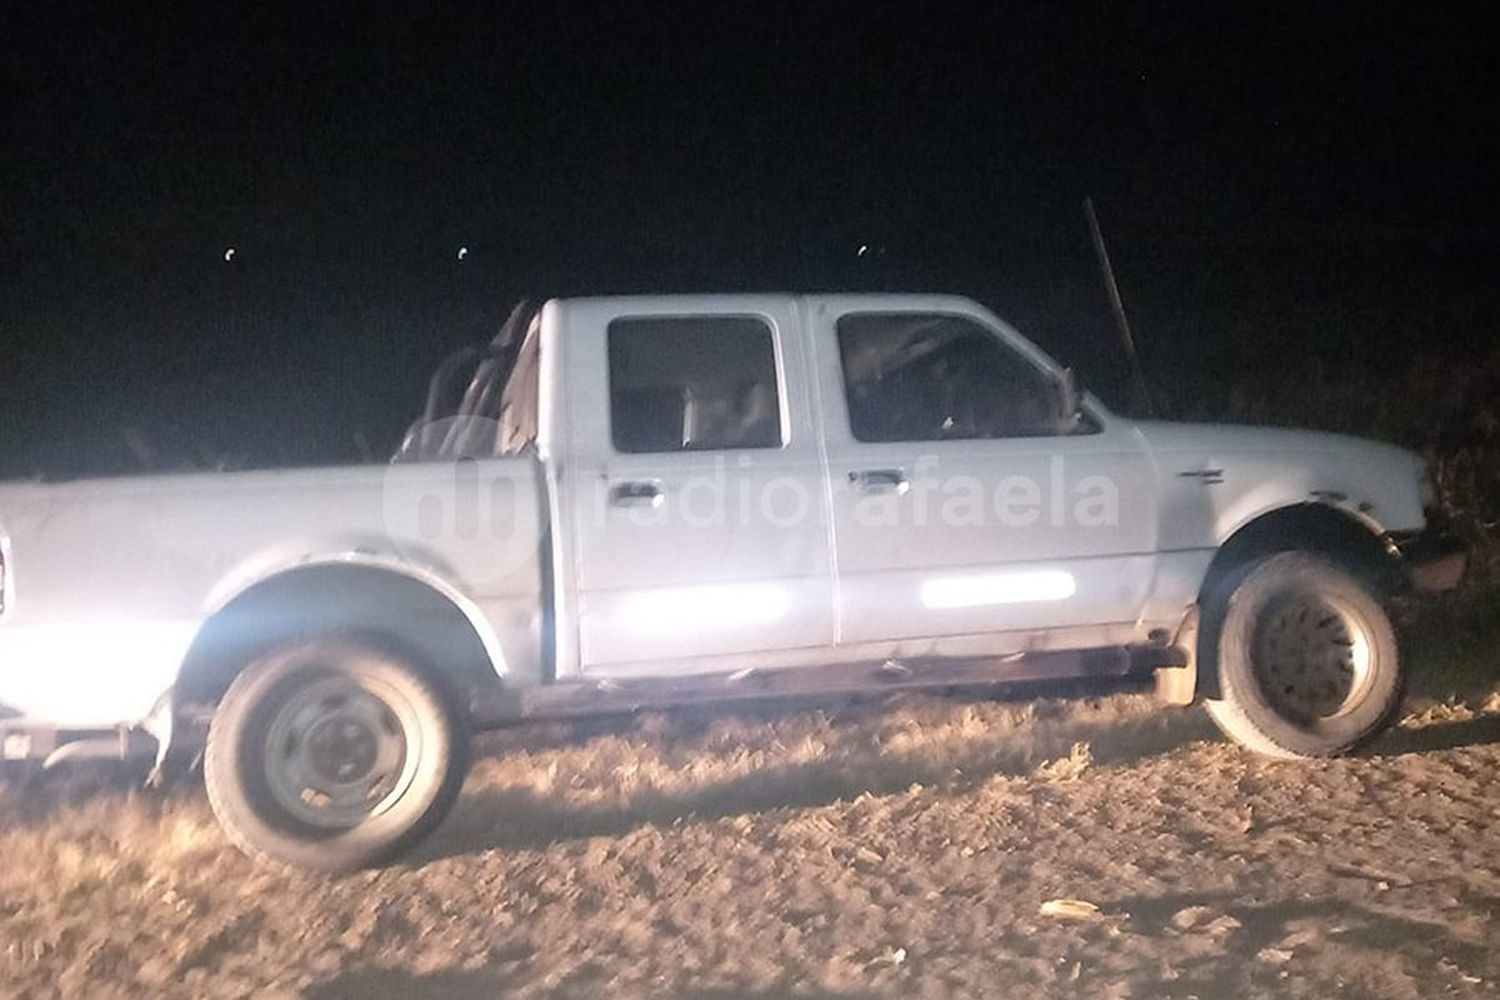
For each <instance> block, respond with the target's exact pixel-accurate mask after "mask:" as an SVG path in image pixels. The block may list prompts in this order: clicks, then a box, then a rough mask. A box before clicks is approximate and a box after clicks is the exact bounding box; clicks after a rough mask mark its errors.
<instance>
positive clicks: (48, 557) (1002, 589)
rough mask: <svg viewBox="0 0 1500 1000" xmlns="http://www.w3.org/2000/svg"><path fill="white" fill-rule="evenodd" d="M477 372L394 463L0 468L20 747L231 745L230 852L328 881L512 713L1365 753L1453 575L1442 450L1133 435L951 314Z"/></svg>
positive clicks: (36, 750) (810, 309) (1186, 432)
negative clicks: (928, 713) (12, 473)
mask: <svg viewBox="0 0 1500 1000" xmlns="http://www.w3.org/2000/svg"><path fill="white" fill-rule="evenodd" d="M478 364H479V366H480V367H479V371H478V372H477V373H476V374H475V376H474V380H473V382H472V383H471V384H470V385H469V388H468V390H467V391H465V392H464V393H463V394H462V399H461V400H460V401H459V402H458V404H457V409H456V412H455V411H454V410H453V409H452V408H450V409H449V411H448V414H447V417H446V418H444V419H438V420H435V421H433V422H431V423H429V424H427V425H425V426H420V427H417V428H415V429H414V431H413V437H410V438H409V439H408V442H407V444H406V445H405V446H403V452H402V454H401V455H398V457H397V460H396V461H394V462H392V463H391V464H389V465H386V466H374V465H367V466H359V467H351V468H331V469H294V470H284V471H263V472H232V473H209V474H191V475H176V476H163V477H154V478H125V479H109V480H95V481H79V482H64V483H40V482H35V483H32V482H28V483H12V484H6V485H5V486H3V487H0V545H3V551H0V554H3V573H4V578H3V600H4V605H3V610H0V737H3V756H4V757H6V758H11V759H16V758H26V757H30V758H50V759H51V760H53V761H56V760H60V759H67V758H69V757H86V756H98V755H106V754H108V755H115V754H120V753H134V752H142V753H150V752H156V753H157V754H158V755H164V754H165V752H166V751H167V750H168V749H170V748H172V747H173V746H187V745H190V744H191V743H192V742H193V741H194V740H195V739H198V740H201V738H202V733H203V731H204V730H205V728H206V729H207V732H208V742H209V750H208V754H207V759H206V768H207V770H208V772H209V773H208V778H209V786H210V787H209V790H210V795H211V797H212V798H213V800H214V805H215V808H216V809H217V810H218V811H219V814H220V817H221V819H224V820H225V825H226V827H227V828H229V830H230V832H231V834H232V835H234V836H235V839H236V840H237V841H238V842H239V843H241V845H242V846H245V847H246V848H247V849H250V850H252V851H255V852H257V853H261V854H266V855H269V856H271V857H273V858H277V859H279V860H282V861H289V862H292V863H301V864H308V865H313V866H316V867H324V868H334V867H346V866H348V865H351V864H358V863H365V862H368V861H370V860H373V859H376V858H378V857H382V856H387V855H389V854H390V853H393V852H394V851H395V850H399V849H400V848H402V847H405V846H406V845H407V844H409V843H410V842H412V841H413V840H414V839H415V838H416V837H417V836H420V834H421V833H422V832H425V830H426V829H427V828H428V827H430V826H431V825H432V824H433V823H435V822H436V821H437V820H438V819H439V818H440V816H441V813H442V811H443V810H444V809H445V808H446V806H447V803H448V802H449V801H451V798H452V793H453V790H454V789H455V788H456V785H457V781H458V779H459V778H461V771H462V766H461V762H462V759H463V756H464V755H463V742H464V740H465V739H466V734H467V733H468V732H469V731H470V730H472V729H475V728H482V727H484V726H488V725H493V724H498V723H504V722H506V721H510V720H513V719H517V718H521V717H526V716H535V715H551V714H570V713H577V712H590V711H604V710H617V709H626V708H631V707H637V706H640V705H644V704H671V703H674V702H681V701H686V700H703V699H726V700H727V699H733V698H738V697H747V696H759V695H764V694H775V693H785V692H795V691H816V690H844V689H853V690H858V689H865V688H870V687H882V686H893V685H913V684H925V683H957V682H964V681H970V680H975V681H986V680H1007V679H1045V678H1049V677H1056V678H1061V677H1068V676H1079V675H1087V674H1101V673H1102V674H1121V673H1127V672H1130V671H1136V670H1139V671H1152V670H1156V671H1159V672H1160V674H1161V676H1162V677H1163V678H1165V679H1166V683H1165V684H1164V688H1165V689H1166V690H1168V692H1169V695H1170V697H1171V698H1172V699H1173V700H1178V701H1183V702H1186V701H1190V700H1192V699H1193V698H1194V697H1195V696H1198V695H1203V696H1206V697H1207V698H1208V699H1209V700H1210V708H1211V709H1212V710H1214V715H1215V718H1216V719H1218V720H1219V721H1220V723H1221V725H1224V727H1225V728H1226V730H1228V731H1229V732H1230V733H1231V735H1234V736H1236V737H1237V738H1240V739H1241V740H1242V741H1243V742H1247V743H1248V744H1249V745H1251V746H1253V747H1255V748H1256V749H1260V750H1265V751H1268V752H1273V753H1280V754H1282V755H1303V754H1320V753H1331V752H1339V751H1341V750H1344V749H1347V748H1348V747H1350V746H1352V745H1354V744H1355V743H1357V742H1358V741H1359V740H1362V739H1365V738H1368V737H1369V736H1370V735H1371V734H1373V732H1375V731H1377V730H1378V729H1379V727H1380V726H1381V725H1383V724H1384V722H1385V719H1386V717H1387V716H1388V715H1389V710H1390V708H1391V707H1392V704H1393V699H1394V693H1393V692H1395V691H1396V690H1398V688H1399V684H1397V683H1396V682H1397V678H1398V672H1399V665H1398V664H1397V663H1396V661H1395V650H1394V645H1393V643H1392V642H1391V641H1390V640H1389V625H1388V623H1387V622H1386V621H1385V618H1384V615H1383V614H1382V613H1381V612H1380V610H1379V604H1378V599H1379V598H1380V597H1382V596H1384V595H1386V594H1388V593H1390V592H1393V591H1395V590H1399V589H1402V588H1404V587H1409V586H1411V585H1413V583H1414V582H1415V583H1416V584H1418V585H1430V586H1443V585H1449V584H1451V583H1452V582H1453V580H1454V579H1455V578H1456V574H1457V573H1459V572H1461V570H1462V558H1461V556H1457V555H1454V554H1453V553H1452V552H1451V550H1450V548H1449V547H1448V546H1446V545H1444V544H1442V543H1441V542H1440V540H1434V539H1433V538H1432V536H1431V533H1430V532H1424V528H1425V515H1424V506H1425V505H1427V504H1428V503H1430V501H1431V498H1430V496H1428V495H1427V492H1428V488H1427V486H1426V480H1425V474H1424V469H1423V465H1422V462H1421V461H1420V459H1419V458H1418V457H1417V456H1415V455H1413V454H1411V453H1409V452H1406V451H1403V450H1401V449H1398V448H1396V447H1393V446H1389V445H1385V444H1380V443H1376V442H1371V441H1364V440H1358V439H1354V438H1349V437H1342V436H1336V435H1329V434H1322V433H1312V432H1303V431H1288V430H1272V429H1264V428H1250V427H1231V426H1208V425H1178V424H1168V423H1155V422H1150V423H1148V422H1138V421H1133V420H1128V419H1125V418H1123V417H1120V416H1117V415H1115V414H1112V413H1110V412H1109V411H1108V410H1107V409H1105V408H1104V407H1103V406H1102V405H1101V404H1100V403H1099V402H1098V401H1097V400H1096V399H1094V398H1092V397H1091V396H1087V395H1083V396H1079V395H1078V394H1077V393H1076V392H1075V391H1074V390H1073V389H1072V382H1071V378H1070V376H1069V374H1068V373H1067V372H1066V371H1065V370H1063V369H1061V368H1060V367H1058V366H1057V365H1056V363H1055V362H1053V361H1052V360H1051V359H1050V358H1048V357H1047V356H1046V355H1044V354H1043V353H1041V352H1040V351H1039V350H1038V349H1037V348H1036V347H1034V346H1033V345H1032V344H1031V343H1029V342H1028V341H1027V340H1025V339H1024V338H1023V337H1021V336H1020V335H1019V334H1018V333H1016V332H1015V331H1014V330H1013V329H1011V328H1010V327H1009V326H1007V325H1006V324H1004V323H1003V322H1001V321H1000V320H999V319H997V318H996V317H995V316H993V315H991V314H990V313H989V312H987V311H986V310H984V309H983V308H982V307H980V306H978V305H976V304H975V303H973V302H971V301H969V300H967V299H962V298H955V297H946V296H924V295H900V296H883V295H882V296H872V295H849V296H791V295H724V296H665V297H631V298H601V299H573V300H554V301H550V302H548V303H547V304H546V305H545V306H543V307H542V308H541V309H540V310H538V311H536V312H535V313H534V314H531V315H529V316H524V317H521V318H520V319H519V321H518V322H517V323H516V324H515V328H514V329H513V330H511V331H510V336H509V338H508V342H507V343H504V344H499V345H497V346H496V348H494V349H493V352H490V353H483V354H482V356H481V357H480V360H479V361H478ZM482 376H487V377H488V378H489V379H490V383H489V384H481V383H482V382H483V378H482ZM440 390H441V386H436V385H435V386H434V391H435V392H440ZM428 416H429V418H431V417H434V416H442V414H441V413H439V412H438V408H436V407H434V406H430V407H429V411H428ZM1245 588H1249V589H1248V590H1246V589H1245ZM1237 595H1238V596H1237ZM1247 595H1248V596H1247ZM1257 602H1258V603H1257ZM1241 605H1243V606H1244V607H1246V608H1249V609H1250V611H1247V612H1246V613H1245V614H1240V615H1239V616H1238V617H1236V615H1235V614H1234V613H1232V612H1233V610H1234V609H1235V608H1236V607H1239V606H1241ZM1246 615H1249V617H1248V618H1247V617H1246ZM1241 618H1244V619H1245V620H1243V621H1241V620H1240V619H1241ZM1267 630H1269V632H1268V631H1267ZM1226 644H1228V645H1226ZM1230 646H1232V648H1230ZM1289 646H1290V647H1294V652H1293V653H1291V654H1288V653H1286V650H1287V648H1288V647H1289ZM1387 646H1389V648H1387ZM1221 651H1223V652H1224V653H1225V655H1223V656H1221V655H1220V653H1221ZM1226 659H1228V660H1233V661H1234V662H1233V663H1228V662H1221V661H1223V660H1226ZM1273 661H1274V662H1273ZM1268 671H1269V673H1268ZM312 678H322V680H317V681H314V680H310V679H312ZM1298 678H1301V680H1298ZM1299 683H1300V684H1301V685H1302V688H1303V690H1300V691H1299V690H1296V686H1297V684H1299ZM1393 684H1394V685H1395V686H1392V685H1393ZM309 685H311V686H312V689H313V690H312V693H310V694H309V693H308V688H309ZM403 685H405V686H403ZM1320 698H1321V701H1320V700H1319V699H1320ZM231 707H232V708H233V711H232V712H230V708H231ZM226 712H228V713H229V714H231V715H232V716H233V717H234V718H233V720H232V721H230V722H223V723H222V728H223V732H222V733H219V734H217V735H218V737H221V738H219V739H218V742H219V743H220V744H221V746H220V748H219V752H217V753H216V752H215V749H214V746H213V744H214V742H215V740H216V734H215V730H216V729H219V728H221V719H220V716H221V715H224V714H225V713H226ZM429 715H433V716H437V717H438V718H436V719H433V718H428V716H429ZM205 724H206V725H205ZM433 726H436V727H437V728H436V729H433V728H432V727H433ZM1351 727H1352V728H1351ZM433 754H436V757H435V758H434V757H433ZM424 758H425V759H424ZM429 786H431V787H429ZM299 803H300V805H299ZM320 810H321V811H320ZM382 823H384V824H385V825H384V826H382V825H381V824H382Z"/></svg>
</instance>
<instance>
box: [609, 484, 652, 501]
mask: <svg viewBox="0 0 1500 1000" xmlns="http://www.w3.org/2000/svg"><path fill="white" fill-rule="evenodd" d="M663 499H665V498H664V497H663V496H662V492H661V487H660V486H658V485H656V484H655V483H646V482H636V483H616V484H615V485H613V486H611V487H610V488H609V502H610V503H612V504H614V505H615V506H616V507H660V506H661V504H662V500H663Z"/></svg>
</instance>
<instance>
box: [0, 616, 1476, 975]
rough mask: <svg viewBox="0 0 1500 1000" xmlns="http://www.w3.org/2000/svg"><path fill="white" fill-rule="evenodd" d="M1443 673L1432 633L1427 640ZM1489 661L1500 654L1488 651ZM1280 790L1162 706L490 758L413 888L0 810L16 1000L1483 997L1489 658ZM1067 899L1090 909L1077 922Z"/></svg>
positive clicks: (868, 724)
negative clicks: (1387, 727)
mask: <svg viewBox="0 0 1500 1000" xmlns="http://www.w3.org/2000/svg"><path fill="white" fill-rule="evenodd" d="M1414 641H1415V642H1416V644H1417V645H1418V647H1419V648H1420V647H1422V646H1423V645H1424V644H1423V643H1422V642H1421V640H1420V637H1418V638H1417V639H1415V640H1414ZM1489 648H1490V650H1493V649H1494V648H1495V647H1494V646H1493V644H1492V645H1491V646H1490V647H1489ZM1493 656H1494V654H1493V653H1491V654H1490V655H1489V659H1486V660H1482V661H1475V662H1474V663H1471V664H1470V665H1469V669H1467V670H1465V671H1462V672H1461V673H1462V674H1463V675H1464V676H1467V677H1469V678H1470V679H1471V680H1472V679H1474V678H1476V677H1478V676H1479V675H1480V674H1484V675H1485V676H1487V677H1489V678H1491V680H1490V681H1488V682H1487V685H1486V684H1481V683H1477V682H1476V683H1472V684H1470V686H1469V688H1468V689H1467V693H1465V694H1462V695H1460V694H1456V693H1454V692H1451V691H1445V690H1441V689H1440V688H1439V689H1431V690H1427V691H1425V692H1424V693H1422V694H1421V695H1420V696H1419V697H1418V698H1417V699H1416V700H1414V702H1413V704H1412V710H1411V711H1410V712H1409V713H1408V715H1407V718H1406V719H1405V721H1404V722H1403V725H1402V727H1401V728H1400V729H1399V730H1398V731H1397V732H1395V733H1393V734H1392V735H1391V736H1390V737H1388V738H1387V739H1386V740H1385V741H1384V742H1383V743H1382V744H1381V745H1380V746H1379V747H1377V748H1376V750H1375V751H1374V752H1373V753H1371V754H1368V755H1365V756H1362V757H1358V758H1354V759H1349V760H1341V761H1330V762H1323V763H1311V764H1291V765H1288V764H1280V763H1275V762H1269V761H1265V760H1261V759H1258V758H1255V757H1253V756H1250V755H1248V754H1245V753H1243V752H1241V751H1239V750H1237V749H1236V748H1233V747H1231V746H1228V745H1226V744H1224V743H1223V742H1221V741H1219V740H1218V739H1217V738H1216V737H1215V736H1214V734H1213V732H1212V731H1211V729H1210V728H1209V726H1208V724H1207V722H1206V721H1205V720H1204V718H1203V716H1202V714H1201V713H1200V712H1197V711H1160V710H1158V709H1156V708H1155V706H1153V705H1152V704H1151V703H1150V701H1149V700H1148V699H1147V698H1146V697H1144V696H1142V695H1131V694H1124V695H1115V696H1111V697H1107V698H1095V699H1082V700H1059V699H1055V698H1044V699H1039V700H1035V701H1027V702H1004V701H994V700H986V699H981V698H975V697H918V696H902V697H900V698H897V699H889V700H883V701H876V702H866V703H853V704H841V705H825V706H822V707H821V708H800V709H798V708H779V709H778V708H767V709H765V710H763V711H759V712H749V713H741V714H736V715H733V716H728V717H716V716H713V715H711V714H707V713H701V712H684V713H677V714H670V715H668V714H655V715H646V716H641V717H638V718H635V719H626V720H605V721H596V722H591V723H586V724H578V725H569V726H562V725H552V726H534V727H531V728H529V729H526V730H517V731H513V732H505V733H500V734H495V735H493V736H491V737H488V738H486V740H485V742H484V744H483V748H482V749H483V754H482V756H481V757H480V759H479V760H478V762H477V764H476V766H475V768H474V772H473V774H472V776H471V778H470V780H469V782H468V784H467V785H466V788H465V794H464V797H463V799H462V800H461V802H460V805H459V807H458V810H457V812H456V814H455V816H454V817H453V819H452V821H451V822H450V823H449V824H448V826H447V827H446V828H445V829H444V830H443V831H442V832H441V833H440V835H439V836H438V837H437V838H436V839H435V840H434V841H433V842H432V843H431V844H430V845H429V847H428V848H427V849H426V851H425V852H424V853H423V854H422V855H421V856H419V857H416V858H414V859H412V860H410V861H409V862H408V863H405V864H401V865H397V866H394V867H392V868H389V869H387V870H384V871H379V872H369V873H364V874H360V875H357V876H353V877H350V878H345V879H339V880H325V879H320V878H316V877H311V876H306V875H301V874H295V873H288V872H283V871H275V870H267V869H261V868H256V867H254V866H252V865H251V864H249V863H248V862H247V861H245V860H244V859H243V858H241V857H240V856H239V855H238V854H236V853H234V852H233V851H232V850H231V849H230V848H229V847H228V846H227V845H226V844H225V843H224V841H223V839H222V838H221V837H220V835H219V833H218V831H217V829H216V827H215V825H214V823H213V819H212V817H211V815H210V814H209V811H208V809H207V807H206V805H205V803H204V800H203V796H202V794H201V791H200V790H199V788H198V787H197V786H196V784H194V783H192V782H184V783H182V784H179V785H178V786H176V787H173V788H171V789H169V790H168V791H166V792H161V793H158V792H147V791H142V790H139V789H138V788H137V787H136V784H135V782H136V780H137V779H138V777H139V775H132V774H129V773H127V772H123V771H108V770H100V769H97V768H91V769H78V770H75V771H73V772H70V773H66V774H64V773H57V774H52V775H48V776H46V777H45V778H44V779H43V780H41V781H40V782H36V783H34V784H32V785H31V786H29V787H21V786H19V785H17V784H15V783H12V784H11V785H9V786H7V787H5V788H4V789H3V790H0V824H3V825H0V858H3V866H0V984H4V991H3V992H5V993H6V994H8V995H14V996H39V997H46V996H69V997H71V996H89V997H107V996H112V995H120V996H162V995H181V996H215V995H222V996H242V995H257V996H266V995H276V992H277V991H280V992H281V993H282V995H286V996H307V997H396V996H402V997H405V996H416V997H422V996H432V997H437V996H442V997H466V996H509V995H517V996H542V995H549V996H551V995H556V996H580V997H583V996H588V997H594V996H601V995H610V996H693V997H731V996H733V997H740V996H828V995H842V996H888V995H902V996H906V995H915V996H954V995H995V993H996V991H997V990H1000V991H1005V992H1016V991H1020V992H1025V993H1027V994H1040V995H1070V994H1076V993H1083V994H1087V995H1092V996H1153V997H1154V996H1188V995H1198V996H1207V995H1214V996H1218V995H1224V994H1228V993H1235V994H1243V995H1277V996H1283V995H1285V996H1308V997H1324V996H1331V995H1341V994H1342V995H1361V996H1362V995H1382V996H1421V995H1430V994H1434V993H1444V994H1448V993H1451V994H1453V995H1458V996H1465V995H1476V996H1477V995H1485V994H1487V993H1489V992H1491V991H1492V990H1494V988H1495V987H1496V984H1500V958H1496V957H1495V956H1496V955H1497V954H1500V951H1497V948H1496V946H1497V945H1500V932H1497V931H1495V930H1494V929H1493V928H1492V926H1491V921H1490V912H1491V910H1492V909H1493V907H1494V906H1495V905H1497V903H1500V843H1496V842H1495V841H1494V838H1492V837H1489V836H1488V831H1489V830H1490V829H1491V828H1492V826H1493V823H1494V821H1495V818H1496V815H1497V814H1500V806H1497V805H1496V803H1495V802H1494V801H1493V799H1492V797H1491V795H1490V791H1489V790H1490V786H1491V775H1492V774H1493V773H1494V771H1495V769H1496V767H1497V766H1500V745H1497V743H1496V741H1497V740H1500V715H1497V714H1496V711H1495V710H1496V709H1497V708H1500V699H1497V698H1495V697H1494V692H1495V690H1496V688H1495V685H1494V682H1493V678H1494V677H1496V676H1497V675H1500V670H1496V669H1493V668H1496V667H1500V663H1496V662H1494V661H1493ZM1049 899H1076V900H1081V901H1084V902H1087V903H1092V904H1094V905H1095V906H1097V907H1098V913H1097V914H1092V915H1090V916H1088V917H1087V918H1084V919H1061V918H1058V917H1052V916H1047V915H1044V914H1043V913H1042V911H1041V907H1042V904H1043V903H1044V902H1045V901H1047V900H1049Z"/></svg>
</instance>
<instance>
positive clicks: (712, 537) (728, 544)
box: [561, 296, 834, 675]
mask: <svg viewBox="0 0 1500 1000" xmlns="http://www.w3.org/2000/svg"><path fill="white" fill-rule="evenodd" d="M565 310H566V314H565V317H564V322H563V329H564V330H565V331H566V333H565V336H564V339H565V341H566V343H565V345H564V353H565V361H564V364H565V371H566V375H565V383H566V384H565V386H564V392H565V395H566V398H567V400H568V403H567V406H568V413H569V428H570V430H569V435H570V438H571V448H570V450H569V452H568V456H569V457H568V467H567V468H565V469H564V470H563V471H562V476H561V483H562V489H563V490H564V491H565V494H566V499H567V500H568V501H569V503H568V506H569V507H570V508H571V509H570V512H569V520H570V521H571V525H572V529H573V532H574V535H573V542H574V545H573V563H574V568H575V576H574V581H575V587H576V597H577V600H576V618H577V623H578V651H579V661H580V665H581V668H582V670H583V671H584V672H585V673H593V674H597V675H652V674H671V673H688V672H696V671H707V670H714V669H720V668H722V667H724V666H726V665H730V664H733V663H735V662H738V660H742V659H744V658H745V657H746V656H750V657H752V658H753V656H754V654H759V653H765V652H769V651H783V650H793V649H803V648H808V647H817V646H827V645H829V644H831V642H832V636H833V614H834V612H833V602H832V597H831V589H832V582H831V574H830V547H829V541H828V534H827V530H828V511H827V503H826V498H825V496H824V491H823V485H824V477H823V474H822V465H821V463H820V456H819V451H818V442H817V438H816V434H815V426H814V421H813V419H812V408H811V406H810V405H809V397H810V386H809V385H808V380H807V362H806V356H805V345H804V344H803V343H802V340H801V337H800V336H799V333H800V331H799V329H798V320H797V313H796V310H795V308H794V303H793V300H792V299H790V298H788V297H783V296H732V297H687V298H677V297H674V298H669V299H662V300H657V301H650V300H632V299H615V300H581V301H573V302H569V303H566V304H565Z"/></svg>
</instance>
